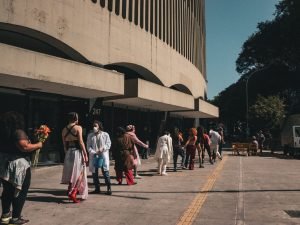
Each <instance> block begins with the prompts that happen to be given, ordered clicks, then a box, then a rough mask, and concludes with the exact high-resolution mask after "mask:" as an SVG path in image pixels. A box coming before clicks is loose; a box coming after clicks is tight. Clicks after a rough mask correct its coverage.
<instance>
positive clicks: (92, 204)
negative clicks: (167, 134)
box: [23, 153, 300, 225]
mask: <svg viewBox="0 0 300 225" xmlns="http://www.w3.org/2000/svg"><path fill="white" fill-rule="evenodd" d="M225 154H226V153H225ZM170 166H171V165H170ZM196 166H198V164H196ZM155 169H156V162H155V161H154V159H153V158H150V159H148V160H143V162H142V166H141V171H140V174H141V175H142V176H143V179H141V180H137V181H138V184H137V185H134V186H127V185H116V182H115V180H114V179H112V182H113V186H112V191H113V195H112V196H106V195H104V194H100V195H89V198H88V200H86V201H84V202H82V203H79V204H73V203H71V202H69V200H68V199H67V196H66V186H65V185H61V184H59V181H60V177H61V172H62V166H54V167H49V168H39V169H36V170H34V171H33V173H32V184H31V189H30V192H29V195H28V199H27V201H26V204H25V208H24V211H23V215H24V217H25V218H28V219H30V224H32V225H40V224H41V225H46V224H47V225H48V224H49V225H84V224H86V225H92V224H105V225H114V224H124V225H125V224H131V225H135V224H136V225H139V224H146V225H148V224H149V225H156V224H164V225H165V224H166V225H168V224H170V225H171V224H172V225H175V224H178V223H179V222H180V221H181V220H182V218H185V217H184V215H186V216H187V218H188V217H191V218H193V219H190V220H189V221H190V222H187V223H186V224H203V225H210V224H216V225H227V224H230V225H234V224H253V225H254V224H255V225H259V224H270V225H271V224H300V218H292V217H291V216H289V215H288V214H287V213H286V211H287V210H290V211H293V210H295V211H297V210H298V211H300V172H299V171H300V161H299V160H288V159H280V158H276V157H269V156H266V157H259V156H251V157H244V156H231V155H230V154H229V155H228V156H226V157H225V159H224V160H223V161H220V162H217V163H216V164H214V165H210V164H209V163H208V162H205V168H204V169H199V168H196V169H195V170H194V171H189V170H179V171H178V172H176V173H175V172H171V171H170V172H169V176H158V175H156V170H155ZM170 169H172V168H171V167H170ZM111 176H112V177H114V176H115V173H114V170H113V168H112V167H111ZM89 182H90V191H92V190H93V185H92V183H91V182H92V179H91V177H90V176H89ZM101 182H102V183H103V182H104V181H103V179H101ZM123 182H125V179H124V181H123ZM102 190H103V191H105V187H102ZM195 200H196V201H195ZM188 208H189V210H190V211H188ZM196 209H197V210H196ZM187 213H188V214H187ZM294 213H295V214H297V212H294ZM186 221H188V220H186Z"/></svg>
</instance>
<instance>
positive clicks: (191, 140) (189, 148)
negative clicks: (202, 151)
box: [185, 128, 197, 170]
mask: <svg viewBox="0 0 300 225" xmlns="http://www.w3.org/2000/svg"><path fill="white" fill-rule="evenodd" d="M196 143H197V130H196V128H190V129H189V137H188V140H187V142H186V143H185V148H186V158H185V168H187V166H188V163H189V170H193V169H194V164H195V156H196Z"/></svg>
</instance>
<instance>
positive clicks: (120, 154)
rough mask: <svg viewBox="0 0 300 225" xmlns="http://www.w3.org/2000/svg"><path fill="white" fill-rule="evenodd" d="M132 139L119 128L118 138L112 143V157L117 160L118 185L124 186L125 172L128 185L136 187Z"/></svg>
mask: <svg viewBox="0 0 300 225" xmlns="http://www.w3.org/2000/svg"><path fill="white" fill-rule="evenodd" d="M133 145H134V143H133V141H132V140H131V137H130V136H129V135H128V134H126V133H125V129H124V128H122V127H118V128H117V131H116V138H115V139H114V141H113V143H112V155H113V157H114V159H115V171H116V179H117V181H118V184H122V181H123V172H124V173H125V177H126V182H127V185H134V184H136V182H135V181H134V178H133V174H132V169H133V165H134V163H133V151H134V147H133Z"/></svg>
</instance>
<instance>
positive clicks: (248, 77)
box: [246, 64, 272, 139]
mask: <svg viewBox="0 0 300 225" xmlns="http://www.w3.org/2000/svg"><path fill="white" fill-rule="evenodd" d="M271 65H272V64H269V65H267V66H266V67H264V68H261V69H258V70H255V71H253V72H252V73H250V74H249V75H248V76H247V78H246V138H247V139H248V136H249V103H248V99H249V96H248V81H249V79H250V78H251V77H252V76H253V74H255V73H258V72H261V71H263V70H266V69H268V68H269V67H270V66H271Z"/></svg>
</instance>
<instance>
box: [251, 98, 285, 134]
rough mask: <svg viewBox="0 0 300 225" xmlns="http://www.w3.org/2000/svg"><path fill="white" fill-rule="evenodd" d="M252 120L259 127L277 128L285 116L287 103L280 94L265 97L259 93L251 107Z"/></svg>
mask: <svg viewBox="0 0 300 225" xmlns="http://www.w3.org/2000/svg"><path fill="white" fill-rule="evenodd" d="M249 114H250V122H251V123H252V124H253V126H254V127H255V128H256V129H257V128H259V127H260V128H262V126H263V128H268V129H276V128H278V127H279V126H280V124H281V123H282V121H283V119H284V117H285V104H284V101H283V100H282V99H281V98H280V97H279V96H268V97H263V96H261V95H258V97H257V100H256V102H255V104H253V105H252V106H251V107H250V110H249Z"/></svg>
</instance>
